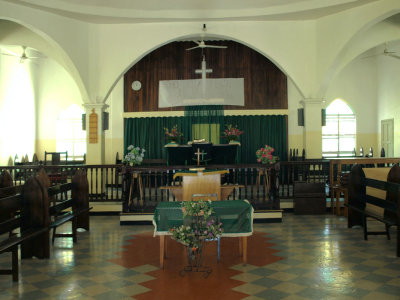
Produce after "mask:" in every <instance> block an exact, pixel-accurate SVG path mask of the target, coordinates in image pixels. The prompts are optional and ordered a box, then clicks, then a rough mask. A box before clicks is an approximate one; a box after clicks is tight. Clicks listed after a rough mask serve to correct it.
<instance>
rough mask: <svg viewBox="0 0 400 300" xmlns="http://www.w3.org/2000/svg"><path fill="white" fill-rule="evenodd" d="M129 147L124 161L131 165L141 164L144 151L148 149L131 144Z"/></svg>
mask: <svg viewBox="0 0 400 300" xmlns="http://www.w3.org/2000/svg"><path fill="white" fill-rule="evenodd" d="M127 149H128V152H127V154H126V155H125V157H124V159H123V160H122V162H123V163H125V164H127V165H130V166H136V165H140V164H141V163H142V161H143V157H144V153H145V152H146V150H144V149H141V148H139V147H135V146H133V145H129V146H128V148H127Z"/></svg>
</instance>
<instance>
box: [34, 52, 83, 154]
mask: <svg viewBox="0 0 400 300" xmlns="http://www.w3.org/2000/svg"><path fill="white" fill-rule="evenodd" d="M39 64H40V67H39V72H38V74H37V78H36V81H37V85H36V89H37V108H38V112H37V138H36V154H37V155H38V158H39V159H44V151H56V122H57V118H58V116H59V114H60V113H61V111H63V110H65V109H67V108H68V107H69V106H70V105H72V104H77V105H79V106H81V107H82V105H83V103H82V98H81V95H80V92H79V89H78V87H77V85H76V84H75V82H74V81H73V80H72V78H71V76H70V75H69V74H68V73H67V72H66V71H65V70H64V69H63V68H62V67H61V66H60V65H59V64H58V63H56V62H55V61H54V60H52V59H50V58H48V59H42V60H40V62H39ZM82 108H83V107H82Z"/></svg>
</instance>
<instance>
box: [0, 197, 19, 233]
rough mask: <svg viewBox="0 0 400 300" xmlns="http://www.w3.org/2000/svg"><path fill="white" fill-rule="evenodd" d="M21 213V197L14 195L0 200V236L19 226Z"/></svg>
mask: <svg viewBox="0 0 400 300" xmlns="http://www.w3.org/2000/svg"><path fill="white" fill-rule="evenodd" d="M21 211H22V198H21V195H14V196H10V197H5V198H1V199H0V235H1V234H4V233H7V232H10V231H12V230H14V229H16V228H19V227H20V226H21V215H20V213H21Z"/></svg>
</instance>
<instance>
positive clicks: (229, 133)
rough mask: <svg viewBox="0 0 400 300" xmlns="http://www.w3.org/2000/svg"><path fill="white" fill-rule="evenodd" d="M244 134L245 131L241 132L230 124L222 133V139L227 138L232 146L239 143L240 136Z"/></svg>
mask: <svg viewBox="0 0 400 300" xmlns="http://www.w3.org/2000/svg"><path fill="white" fill-rule="evenodd" d="M242 134H243V131H241V130H239V129H238V128H237V126H232V124H229V125H227V126H226V129H225V130H224V132H223V133H222V137H223V138H226V139H227V140H228V142H229V143H230V144H232V143H239V136H240V135H242Z"/></svg>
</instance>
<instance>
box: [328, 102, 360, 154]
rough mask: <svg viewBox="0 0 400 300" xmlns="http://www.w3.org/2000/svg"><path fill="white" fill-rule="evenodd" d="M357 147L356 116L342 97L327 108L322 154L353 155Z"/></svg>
mask: <svg viewBox="0 0 400 300" xmlns="http://www.w3.org/2000/svg"><path fill="white" fill-rule="evenodd" d="M355 148H356V117H355V115H354V113H353V111H352V110H351V108H350V107H349V106H348V105H347V104H346V103H345V102H344V101H343V100H340V99H336V100H334V101H333V102H332V103H331V104H330V105H329V106H328V107H327V109H326V126H324V127H322V156H323V157H339V156H353V155H354V151H355Z"/></svg>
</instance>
